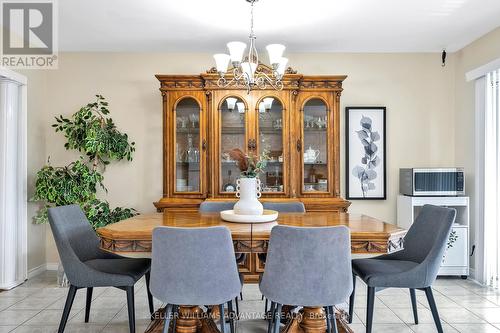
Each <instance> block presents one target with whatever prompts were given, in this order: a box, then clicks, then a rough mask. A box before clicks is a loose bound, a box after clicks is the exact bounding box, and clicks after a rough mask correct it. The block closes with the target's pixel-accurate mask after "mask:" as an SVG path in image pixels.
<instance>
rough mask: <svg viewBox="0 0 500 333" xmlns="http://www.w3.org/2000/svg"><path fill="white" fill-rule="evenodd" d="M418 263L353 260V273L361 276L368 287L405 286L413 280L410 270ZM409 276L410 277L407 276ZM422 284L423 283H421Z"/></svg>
mask: <svg viewBox="0 0 500 333" xmlns="http://www.w3.org/2000/svg"><path fill="white" fill-rule="evenodd" d="M417 266H418V263H416V262H413V261H404V260H380V259H368V258H367V259H354V260H353V261H352V269H353V272H354V273H355V274H356V275H358V276H361V277H362V278H363V280H364V281H365V282H366V283H367V284H368V285H369V286H378V287H381V286H386V285H387V286H391V287H399V285H400V284H401V283H403V286H402V287H404V286H406V283H407V280H406V279H408V278H411V279H413V278H414V277H412V276H411V270H412V269H413V268H415V267H417ZM408 274H410V276H408ZM422 282H423V281H422Z"/></svg>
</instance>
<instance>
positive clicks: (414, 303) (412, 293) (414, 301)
mask: <svg viewBox="0 0 500 333" xmlns="http://www.w3.org/2000/svg"><path fill="white" fill-rule="evenodd" d="M410 299H411V307H412V309H413V318H414V319H415V325H418V312H417V296H416V295H415V289H410Z"/></svg>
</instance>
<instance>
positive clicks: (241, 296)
mask: <svg viewBox="0 0 500 333" xmlns="http://www.w3.org/2000/svg"><path fill="white" fill-rule="evenodd" d="M240 298H241V300H243V292H242V291H240Z"/></svg>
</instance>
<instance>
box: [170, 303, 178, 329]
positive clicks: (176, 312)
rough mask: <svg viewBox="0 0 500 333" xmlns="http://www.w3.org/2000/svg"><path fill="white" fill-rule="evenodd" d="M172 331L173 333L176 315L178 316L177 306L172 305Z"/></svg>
mask: <svg viewBox="0 0 500 333" xmlns="http://www.w3.org/2000/svg"><path fill="white" fill-rule="evenodd" d="M172 317H173V318H172V332H173V333H175V330H176V328H177V317H179V306H178V305H174V306H172Z"/></svg>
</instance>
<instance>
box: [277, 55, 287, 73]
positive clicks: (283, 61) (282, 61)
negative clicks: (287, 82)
mask: <svg viewBox="0 0 500 333" xmlns="http://www.w3.org/2000/svg"><path fill="white" fill-rule="evenodd" d="M287 64H288V58H284V57H281V59H280V60H279V64H278V68H277V69H276V72H278V75H283V74H285V70H286V65H287Z"/></svg>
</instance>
